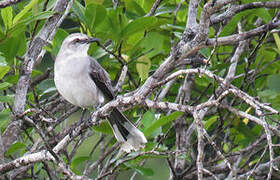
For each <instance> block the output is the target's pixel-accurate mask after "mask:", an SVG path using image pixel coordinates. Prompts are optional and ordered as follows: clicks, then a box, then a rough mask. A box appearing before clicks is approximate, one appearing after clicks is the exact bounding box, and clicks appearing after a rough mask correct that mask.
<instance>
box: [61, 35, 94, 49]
mask: <svg viewBox="0 0 280 180" xmlns="http://www.w3.org/2000/svg"><path fill="white" fill-rule="evenodd" d="M92 42H99V39H97V38H92V37H89V36H87V35H85V34H81V33H74V34H70V35H69V36H67V37H66V38H65V39H64V41H63V43H62V45H61V48H60V51H64V52H75V53H80V54H84V53H85V54H87V51H88V48H89V45H90V43H92Z"/></svg>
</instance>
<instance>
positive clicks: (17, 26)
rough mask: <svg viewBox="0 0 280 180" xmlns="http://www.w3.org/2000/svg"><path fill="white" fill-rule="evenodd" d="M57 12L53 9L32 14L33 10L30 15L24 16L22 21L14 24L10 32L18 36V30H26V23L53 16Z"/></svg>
mask: <svg viewBox="0 0 280 180" xmlns="http://www.w3.org/2000/svg"><path fill="white" fill-rule="evenodd" d="M54 13H55V12H53V11H44V12H39V13H36V14H32V13H31V12H30V13H29V12H28V14H30V15H29V16H28V17H26V18H24V19H23V20H22V21H20V22H18V23H17V24H14V26H13V27H12V28H11V30H10V32H11V33H12V36H17V35H18V33H17V32H18V31H19V32H22V31H23V30H24V28H25V27H26V25H28V24H30V23H32V22H34V21H37V20H42V19H46V18H49V17H51V16H52V15H53V14H54Z"/></svg>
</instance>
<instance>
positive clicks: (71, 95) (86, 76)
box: [54, 33, 147, 152]
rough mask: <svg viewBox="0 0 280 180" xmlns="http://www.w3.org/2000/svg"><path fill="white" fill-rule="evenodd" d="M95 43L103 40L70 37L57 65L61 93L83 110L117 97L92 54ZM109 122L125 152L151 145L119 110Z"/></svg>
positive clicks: (55, 66) (58, 57)
mask: <svg viewBox="0 0 280 180" xmlns="http://www.w3.org/2000/svg"><path fill="white" fill-rule="evenodd" d="M93 42H99V41H98V39H97V38H92V37H90V36H88V35H86V34H82V33H73V34H70V35H68V36H67V37H66V38H65V39H64V41H63V42H62V45H61V47H60V49H59V52H58V54H57V57H56V59H55V63H54V83H55V86H56V89H57V91H58V92H59V94H60V95H61V96H62V97H63V98H64V99H66V100H67V101H68V102H70V103H71V104H73V105H75V106H79V107H81V108H89V107H98V106H100V105H103V104H104V103H105V102H108V101H111V100H113V99H115V98H116V95H115V93H114V88H113V86H112V83H111V80H110V77H109V75H108V73H107V72H106V70H105V69H104V68H103V67H102V66H101V65H100V64H99V63H98V62H97V60H95V59H94V58H92V57H91V56H89V55H88V49H89V46H90V44H91V43H93ZM107 120H108V122H109V124H110V126H111V128H112V130H113V133H114V135H115V137H116V139H117V141H119V142H120V143H121V149H122V150H123V151H125V152H131V151H132V150H135V151H137V150H139V149H141V148H143V147H144V146H145V144H146V143H147V139H146V137H145V136H144V134H143V133H142V132H141V131H140V130H139V129H137V127H136V126H134V125H133V123H131V122H130V121H129V120H128V118H127V117H126V116H125V115H124V114H123V113H122V112H121V111H120V110H119V109H118V108H117V107H115V108H113V110H112V111H111V113H110V115H109V116H108V117H107Z"/></svg>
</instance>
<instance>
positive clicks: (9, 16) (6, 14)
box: [1, 6, 13, 30]
mask: <svg viewBox="0 0 280 180" xmlns="http://www.w3.org/2000/svg"><path fill="white" fill-rule="evenodd" d="M1 16H2V19H3V22H4V25H5V28H6V30H8V29H10V27H12V24H13V9H12V7H11V6H8V7H6V8H4V9H1Z"/></svg>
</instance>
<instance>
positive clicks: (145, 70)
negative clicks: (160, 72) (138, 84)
mask: <svg viewBox="0 0 280 180" xmlns="http://www.w3.org/2000/svg"><path fill="white" fill-rule="evenodd" d="M150 68H151V60H150V59H149V58H148V57H146V56H141V57H140V58H138V60H137V64H136V69H137V72H138V74H139V76H140V78H141V80H145V79H147V77H148V75H149V70H150Z"/></svg>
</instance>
